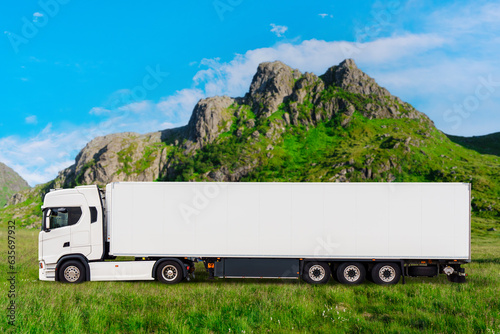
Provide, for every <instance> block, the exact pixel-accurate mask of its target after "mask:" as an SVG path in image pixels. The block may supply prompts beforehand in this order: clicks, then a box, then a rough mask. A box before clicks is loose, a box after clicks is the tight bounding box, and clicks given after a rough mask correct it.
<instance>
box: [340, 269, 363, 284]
mask: <svg viewBox="0 0 500 334" xmlns="http://www.w3.org/2000/svg"><path fill="white" fill-rule="evenodd" d="M360 277H361V270H359V268H358V266H355V265H349V266H347V267H346V268H345V269H344V278H345V279H346V280H347V281H348V282H356V281H357V280H359V278H360Z"/></svg>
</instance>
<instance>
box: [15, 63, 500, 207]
mask: <svg viewBox="0 0 500 334" xmlns="http://www.w3.org/2000/svg"><path fill="white" fill-rule="evenodd" d="M499 167H500V163H499V162H498V159H497V157H494V156H483V155H481V154H479V153H478V152H475V151H473V150H469V149H466V148H464V147H463V146H461V145H458V144H456V143H454V142H452V141H451V140H450V139H449V138H448V137H447V136H446V135H444V134H443V133H441V132H440V131H439V130H437V129H436V128H435V127H434V124H433V122H432V121H431V120H430V119H429V118H428V117H427V116H426V115H425V114H423V113H421V112H419V111H418V110H416V109H415V108H414V107H412V106H411V105H410V104H408V103H406V102H404V101H402V100H401V99H399V98H398V97H396V96H393V95H391V94H390V93H389V92H388V91H387V90H386V89H385V88H383V87H380V86H379V85H378V84H377V83H376V81H375V80H374V79H373V78H371V77H369V76H368V75H367V74H365V73H364V72H362V71H361V70H360V69H359V68H358V67H357V66H356V64H355V62H354V61H353V60H351V59H347V60H345V61H343V62H341V63H340V64H339V65H336V66H332V67H331V68H329V69H328V70H327V71H326V72H325V73H324V74H323V75H321V76H316V75H315V74H313V73H307V72H306V73H301V72H300V71H299V70H297V69H292V68H290V67H289V66H287V65H285V64H283V63H281V62H279V61H275V62H269V63H262V64H260V65H259V67H258V69H257V72H256V74H255V76H254V77H253V80H252V83H251V85H250V89H249V92H248V93H247V94H245V96H243V97H236V98H231V97H227V96H222V97H220V96H217V97H210V98H207V99H203V100H200V101H199V102H198V104H197V105H196V106H195V108H194V110H193V113H192V115H191V118H190V120H189V122H188V124H187V125H185V126H183V127H179V128H175V129H167V130H163V131H159V132H154V133H149V134H145V135H139V134H136V133H121V134H113V135H108V136H105V137H98V138H96V139H94V140H92V141H91V142H90V143H88V144H87V146H86V147H85V148H84V149H83V150H82V151H81V152H80V153H79V154H78V156H77V157H76V160H75V164H74V165H72V166H71V167H69V168H67V169H65V170H63V171H61V172H60V173H59V175H58V177H57V178H56V179H55V180H53V181H51V182H49V183H48V184H46V185H42V186H39V187H37V188H36V189H35V190H33V191H31V192H25V193H21V194H18V195H16V196H15V197H14V198H13V199H12V200H11V201H10V204H11V205H13V206H14V207H15V206H16V205H17V206H18V207H20V206H22V204H21V203H23V202H25V201H26V200H27V199H29V198H32V197H37V198H38V197H40V194H43V193H44V192H46V191H48V189H49V188H54V187H73V186H75V185H79V184H90V183H92V184H99V185H104V184H106V183H109V182H114V181H152V180H158V181H316V182H323V181H324V182H356V181H371V182H380V181H386V182H387V181H388V182H392V181H396V182H405V181H418V182H429V181H435V182H440V181H453V182H471V183H472V184H473V189H474V200H473V208H474V212H475V213H476V214H479V215H483V216H498V217H500V182H499V181H500V176H499V175H500V173H498V170H499Z"/></svg>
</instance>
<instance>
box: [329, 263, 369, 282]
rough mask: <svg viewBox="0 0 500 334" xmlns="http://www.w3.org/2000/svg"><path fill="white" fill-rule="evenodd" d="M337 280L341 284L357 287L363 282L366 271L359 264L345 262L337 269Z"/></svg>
mask: <svg viewBox="0 0 500 334" xmlns="http://www.w3.org/2000/svg"><path fill="white" fill-rule="evenodd" d="M336 276H337V280H338V281H339V282H340V283H342V284H348V285H357V284H361V283H363V282H364V281H365V278H366V269H365V266H364V265H363V264H362V263H359V262H345V263H342V264H340V266H338V268H337V275H336Z"/></svg>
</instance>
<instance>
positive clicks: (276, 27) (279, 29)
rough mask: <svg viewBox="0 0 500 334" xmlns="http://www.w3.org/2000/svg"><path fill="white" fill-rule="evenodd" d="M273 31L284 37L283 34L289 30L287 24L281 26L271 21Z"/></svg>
mask: <svg viewBox="0 0 500 334" xmlns="http://www.w3.org/2000/svg"><path fill="white" fill-rule="evenodd" d="M271 27H272V28H271V32H272V33H274V34H276V36H278V37H282V36H283V34H284V33H285V32H286V31H287V30H288V27H287V26H279V25H276V24H274V23H271Z"/></svg>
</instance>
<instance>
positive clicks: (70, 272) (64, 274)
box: [58, 261, 85, 283]
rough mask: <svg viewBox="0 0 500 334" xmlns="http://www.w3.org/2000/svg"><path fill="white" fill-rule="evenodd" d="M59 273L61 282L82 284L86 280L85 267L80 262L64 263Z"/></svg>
mask: <svg viewBox="0 0 500 334" xmlns="http://www.w3.org/2000/svg"><path fill="white" fill-rule="evenodd" d="M58 271H59V280H60V281H61V282H64V283H81V282H83V281H84V280H85V267H84V266H83V264H82V263H81V262H80V261H68V262H64V264H63V265H62V266H61V268H60V269H58Z"/></svg>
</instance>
